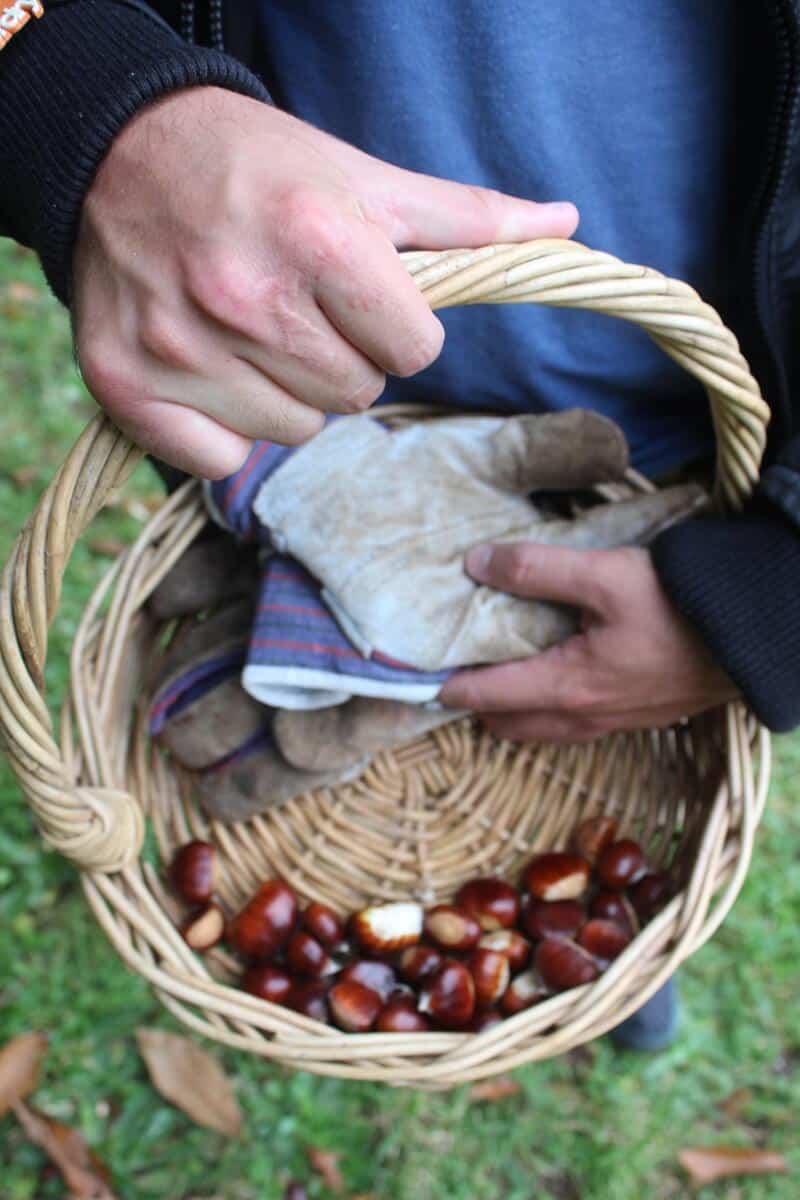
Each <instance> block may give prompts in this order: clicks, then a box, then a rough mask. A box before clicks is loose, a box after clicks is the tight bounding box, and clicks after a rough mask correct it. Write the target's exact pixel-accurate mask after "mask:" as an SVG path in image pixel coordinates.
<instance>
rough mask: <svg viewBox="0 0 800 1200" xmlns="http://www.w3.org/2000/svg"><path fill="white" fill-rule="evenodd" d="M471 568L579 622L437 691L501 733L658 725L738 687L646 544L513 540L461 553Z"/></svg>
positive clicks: (552, 735)
mask: <svg viewBox="0 0 800 1200" xmlns="http://www.w3.org/2000/svg"><path fill="white" fill-rule="evenodd" d="M466 562H467V569H468V571H469V573H470V575H472V577H473V578H474V579H476V580H477V581H478V582H480V583H485V584H488V585H489V586H490V587H494V588H498V589H500V590H502V591H505V592H511V593H513V594H514V595H516V596H523V597H531V598H534V597H535V598H537V599H540V600H553V601H556V602H563V603H565V604H571V605H574V606H575V607H576V608H579V609H580V610H581V613H582V623H581V632H580V633H579V634H576V635H575V636H574V637H571V638H569V639H568V640H567V641H566V642H563V643H561V645H558V646H553V647H552V648H551V649H549V650H545V651H544V652H543V653H542V654H539V655H537V656H536V657H534V658H528V659H523V660H519V661H517V662H511V663H504V664H501V665H499V666H491V667H483V668H479V669H477V670H470V671H460V672H458V674H456V675H454V676H453V677H452V678H451V679H450V680H448V682H447V683H446V684H445V686H444V688H443V689H442V692H441V696H440V698H441V700H442V701H443V702H444V703H445V704H446V705H448V706H450V707H453V708H468V709H472V710H474V711H476V712H478V713H480V714H481V716H482V717H483V718H484V721H485V724H486V725H487V726H488V728H489V729H490V730H491V731H492V732H493V733H496V734H497V735H498V736H499V737H508V738H512V739H514V740H517V741H523V740H536V741H548V742H564V743H567V742H585V741H590V740H591V739H592V738H595V737H599V736H600V735H601V734H603V733H609V732H611V731H612V730H619V729H643V728H656V727H660V726H665V725H670V724H672V723H673V722H675V721H677V720H679V719H680V718H681V717H686V716H690V715H691V714H692V713H697V712H701V711H702V710H703V709H706V708H711V707H713V706H714V705H717V704H722V703H723V702H724V701H726V700H732V699H734V698H735V697H736V696H737V689H736V686H735V685H734V683H733V682H732V681H731V679H730V678H729V677H728V676H727V675H726V674H725V672H724V671H723V670H722V669H721V668H720V667H718V666H717V665H716V664H715V663H714V662H713V661H712V660H711V658H710V657H709V655H708V652H707V651H706V649H705V647H704V646H703V644H702V642H701V641H700V640H699V638H698V637H697V635H696V634H695V633H694V631H693V630H692V629H691V628H690V626H689V625H688V624H687V623H686V621H685V620H684V619H683V617H682V616H681V615H680V614H679V613H678V612H677V611H676V609H675V608H674V607H673V606H672V604H671V603H670V601H669V599H668V598H667V596H666V594H665V593H664V591H663V589H662V588H661V585H660V583H659V581H658V576H657V575H656V573H655V571H654V569H653V566H652V563H651V560H650V555H649V554H648V552H647V551H646V550H639V549H628V548H625V549H621V550H572V549H564V548H562V547H555V546H541V545H538V544H536V543H535V542H517V543H514V544H506V545H498V546H488V547H486V546H480V547H476V548H475V549H474V550H472V551H470V553H469V554H468V555H467V560H466Z"/></svg>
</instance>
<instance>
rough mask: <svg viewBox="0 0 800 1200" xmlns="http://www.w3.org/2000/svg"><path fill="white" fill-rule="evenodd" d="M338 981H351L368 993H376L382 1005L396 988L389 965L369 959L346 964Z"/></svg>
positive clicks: (393, 975) (394, 977) (393, 972)
mask: <svg viewBox="0 0 800 1200" xmlns="http://www.w3.org/2000/svg"><path fill="white" fill-rule="evenodd" d="M340 979H343V980H345V981H347V980H352V981H353V982H354V983H360V984H363V986H364V987H368V988H369V989H370V991H373V992H377V993H378V995H379V996H380V998H381V1003H383V1004H385V1003H386V1001H387V1000H388V999H389V997H390V996H391V995H392V993H393V992H394V990H395V988H396V987H397V976H396V974H395V971H394V968H393V967H391V966H390V965H389V963H386V962H380V961H379V960H377V959H371V958H361V959H357V960H356V962H352V963H348V964H347V966H346V967H345V968H344V969H343V970H342V973H341V975H340Z"/></svg>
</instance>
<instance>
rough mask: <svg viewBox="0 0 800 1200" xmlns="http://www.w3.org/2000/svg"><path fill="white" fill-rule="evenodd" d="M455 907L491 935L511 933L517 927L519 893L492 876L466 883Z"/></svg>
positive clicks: (457, 896) (461, 889) (457, 897)
mask: <svg viewBox="0 0 800 1200" xmlns="http://www.w3.org/2000/svg"><path fill="white" fill-rule="evenodd" d="M456 905H457V906H458V907H459V908H463V910H464V911H465V912H468V913H470V915H471V916H473V917H474V918H475V920H476V921H477V922H478V924H479V925H480V927H481V929H483V930H485V931H486V932H487V933H490V932H491V931H492V930H494V929H510V928H511V926H512V925H513V924H514V923H515V921H516V920H517V917H518V916H519V893H518V892H517V890H516V888H513V887H512V886H511V884H510V883H506V881H505V879H498V878H496V877H495V876H493V875H492V876H488V877H486V878H484V879H473V880H472V881H471V882H470V883H465V884H464V886H463V887H462V888H460V889H459V891H458V894H457V895H456Z"/></svg>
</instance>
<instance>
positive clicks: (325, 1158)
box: [306, 1146, 344, 1192]
mask: <svg viewBox="0 0 800 1200" xmlns="http://www.w3.org/2000/svg"><path fill="white" fill-rule="evenodd" d="M306 1153H307V1154H308V1161H309V1162H310V1163H311V1167H312V1169H313V1170H314V1171H316V1172H317V1174H318V1175H320V1176H321V1177H322V1182H323V1183H324V1184H325V1186H326V1187H329V1188H330V1189H331V1191H332V1192H340V1191H341V1190H342V1188H343V1187H344V1177H343V1175H342V1172H341V1171H340V1170H339V1155H338V1154H337V1153H336V1152H335V1151H334V1150H320V1148H319V1147H318V1146H309V1147H308V1150H307V1152H306Z"/></svg>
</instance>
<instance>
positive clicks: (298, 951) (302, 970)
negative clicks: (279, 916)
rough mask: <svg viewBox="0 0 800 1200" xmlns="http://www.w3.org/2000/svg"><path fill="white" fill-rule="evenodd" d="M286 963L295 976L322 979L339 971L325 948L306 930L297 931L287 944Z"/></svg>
mask: <svg viewBox="0 0 800 1200" xmlns="http://www.w3.org/2000/svg"><path fill="white" fill-rule="evenodd" d="M286 961H287V963H288V964H289V967H290V969H291V970H292V971H293V972H294V974H295V975H312V976H314V977H316V978H320V977H321V976H323V975H331V974H333V973H334V972H335V971H337V970H338V967H337V965H336V963H334V961H333V959H332V958H331V956H330V955H329V954H328V951H327V950H326V949H325V947H324V946H322V945H320V943H319V942H318V941H317V939H316V938H313V937H312V936H311V934H310V933H306V931H305V929H297V930H295V932H294V933H293V934H292V935H291V937H290V938H289V941H288V942H287V943H286Z"/></svg>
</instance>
